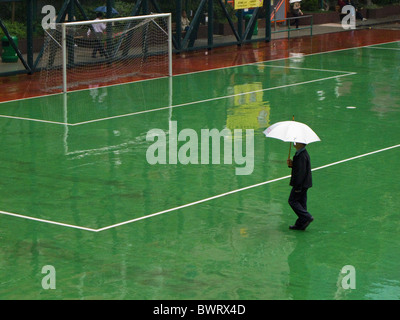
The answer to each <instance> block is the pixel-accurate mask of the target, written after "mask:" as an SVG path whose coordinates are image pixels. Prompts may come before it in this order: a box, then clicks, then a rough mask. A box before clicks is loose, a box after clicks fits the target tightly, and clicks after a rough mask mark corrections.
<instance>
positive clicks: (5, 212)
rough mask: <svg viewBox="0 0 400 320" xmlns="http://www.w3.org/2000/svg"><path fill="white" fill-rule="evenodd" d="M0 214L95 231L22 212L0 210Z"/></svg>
mask: <svg viewBox="0 0 400 320" xmlns="http://www.w3.org/2000/svg"><path fill="white" fill-rule="evenodd" d="M0 214H4V215H7V216H13V217H17V218H22V219H27V220H34V221H39V222H44V223H48V224H55V225H58V226H62V227H67V228H73V229H81V230H86V231H92V232H96V231H97V230H96V229H92V228H86V227H81V226H75V225H72V224H68V223H62V222H56V221H51V220H46V219H39V218H34V217H30V216H25V215H22V214H17V213H12V212H7V211H0Z"/></svg>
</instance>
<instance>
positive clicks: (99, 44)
mask: <svg viewBox="0 0 400 320" xmlns="http://www.w3.org/2000/svg"><path fill="white" fill-rule="evenodd" d="M45 31H46V32H45V40H44V46H43V54H42V58H41V62H40V65H39V68H40V69H41V72H40V81H41V86H42V88H43V89H44V90H45V91H48V92H54V91H61V90H62V91H64V92H67V91H69V90H76V89H81V88H88V87H93V86H99V85H107V84H115V83H121V82H129V81H134V80H139V79H148V78H155V77H165V76H172V38H171V14H169V13H168V14H152V15H146V16H135V17H125V18H115V19H97V20H91V21H78V22H68V23H59V24H58V23H57V24H55V28H54V29H48V30H45Z"/></svg>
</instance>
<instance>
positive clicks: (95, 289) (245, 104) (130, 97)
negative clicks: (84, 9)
mask: <svg viewBox="0 0 400 320" xmlns="http://www.w3.org/2000/svg"><path fill="white" fill-rule="evenodd" d="M365 38H367V39H368V36H366V37H365ZM317 39H318V38H316V39H314V40H313V41H312V46H313V49H312V50H313V52H312V53H310V52H304V54H301V53H303V52H302V50H301V49H302V45H301V43H302V41H300V40H298V39H297V40H293V41H292V42H290V43H286V44H284V43H283V42H279V43H278V46H277V47H278V48H282V50H281V51H282V52H280V53H279V54H282V53H283V51H284V52H285V53H284V55H287V56H283V57H276V59H273V55H274V53H273V52H272V51H273V50H274V49H273V48H274V47H269V48H270V49H268V47H267V48H258V49H257V48H256V50H254V51H253V53H252V57H251V58H248V57H247V58H241V59H243V60H246V59H256V61H250V60H247V61H243V60H242V62H243V64H241V65H237V66H233V64H237V62H238V61H239V60H240V59H239V58H238V57H239V55H238V56H237V57H236V58H237V59H236V60H235V61H234V62H236V63H233V62H232V60H231V61H226V63H227V64H228V63H229V64H231V65H225V66H221V67H222V68H221V67H220V68H217V69H213V70H198V72H195V71H196V70H191V71H192V72H190V73H184V72H180V71H176V73H175V74H176V75H175V76H174V77H172V79H168V78H162V79H154V80H149V81H139V82H133V83H129V84H124V85H118V86H108V87H100V88H95V89H91V90H81V91H76V92H70V93H68V94H67V95H63V94H59V95H51V96H43V97H35V98H28V99H18V100H14V101H8V102H3V103H1V105H0V110H1V112H0V114H1V117H0V125H1V130H2V135H1V136H2V138H1V139H0V141H1V142H0V143H1V150H2V153H1V161H0V170H1V176H2V182H1V188H2V204H1V206H0V210H1V212H0V213H1V215H0V222H1V228H0V242H1V251H0V254H1V260H0V261H1V262H0V298H2V299H149V300H155V299H238V300H242V299H243V300H247V299H256V300H263V299H285V300H286V299H328V300H331V299H398V298H399V297H400V271H399V269H398V264H399V262H400V259H399V249H398V245H397V244H398V242H399V240H400V238H399V235H398V234H399V229H400V224H399V223H398V219H397V216H398V214H399V211H398V205H397V195H398V193H399V191H400V187H399V184H398V181H399V179H400V173H399V171H398V170H397V169H396V168H397V167H398V163H399V161H398V156H399V150H400V148H399V147H400V144H399V143H400V131H399V121H400V111H399V110H400V109H399V108H400V89H399V87H398V83H399V71H400V70H399V66H398V61H399V58H400V42H399V41H398V40H399V39H397V40H396V39H395V37H394V39H392V40H391V41H378V40H376V44H374V43H361V44H360V45H359V46H357V45H355V46H354V47H352V48H340V49H339V50H327V52H316V51H318V50H317V49H316V48H315V46H319V45H320V44H319V45H318V44H317V43H316V42H317ZM353 40H354V39H353ZM306 41H309V40H304V41H303V43H305V42H306ZM346 41H349V40H346ZM360 41H361V40H360ZM363 41H372V40H371V39H368V40H363ZM285 45H286V46H287V48H289V49H292V50H284V46H285ZM275 48H276V47H275ZM308 48H310V47H308ZM307 50H310V49H307ZM239 51H240V50H239ZM244 51H245V52H246V54H250V53H249V52H250V51H248V50H244ZM290 51H291V52H292V53H296V54H295V55H293V54H292V55H290V54H289V53H290ZM221 54H222V55H224V54H225V53H223V52H222V53H221ZM276 54H277V55H278V53H276ZM200 55H201V53H194V54H193V55H192V56H191V57H188V58H187V59H192V60H186V61H193V60H194V59H195V58H196V57H197V58H199V59H202V60H204V59H205V58H204V55H202V56H200ZM213 55H214V53H213V54H211V55H210V56H208V57H207V61H209V62H210V64H213V63H216V62H214V61H213V60H212V56H213ZM254 56H255V58H254ZM260 57H261V59H260ZM268 57H269V59H268ZM264 58H265V59H264ZM179 59H181V60H184V58H182V57H180V58H179ZM184 63H185V62H184V61H181V62H180V63H179V62H177V65H176V68H177V70H178V68H181V69H180V70H181V71H182V70H183V68H184V65H185V64H184ZM191 65H192V64H191ZM209 67H210V69H211V67H214V66H213V65H212V66H209ZM155 92H157V94H154V93H155ZM22 95H23V94H22ZM292 115H294V116H295V119H296V120H297V121H300V122H304V123H307V124H308V125H309V126H310V127H312V128H313V129H314V131H315V132H317V134H318V135H319V137H320V138H321V142H317V143H313V144H310V145H309V146H308V147H307V149H308V152H309V154H310V156H311V162H312V167H313V183H314V186H313V188H311V189H310V190H309V200H308V201H309V202H308V205H309V211H310V212H311V213H312V215H313V216H314V218H315V221H314V222H313V223H312V224H311V225H310V227H309V228H308V229H307V230H306V231H305V232H301V231H292V230H289V229H288V226H289V225H291V224H293V222H294V220H295V215H294V213H293V212H292V211H291V209H290V207H289V205H288V203H287V199H288V196H289V192H290V187H289V175H290V171H289V169H288V168H287V166H286V158H287V153H288V147H289V145H288V144H287V143H284V142H281V141H278V140H271V139H266V138H265V136H264V135H263V133H262V131H263V130H264V129H265V128H266V127H268V126H269V125H271V124H273V123H275V122H278V121H283V120H290V119H291V117H292ZM171 128H175V130H176V136H178V135H179V133H180V132H182V131H183V130H185V129H191V132H192V133H193V134H194V135H193V136H192V141H195V140H196V139H197V142H198V146H200V144H201V132H202V130H204V129H217V130H218V131H219V132H221V131H222V130H224V129H227V130H228V131H229V132H231V133H232V136H228V137H225V138H224V139H222V140H221V141H223V143H226V141H228V140H229V139H230V142H231V143H232V146H233V147H234V146H236V142H237V141H240V142H241V143H242V147H243V148H242V155H246V157H245V163H240V162H239V161H238V160H239V157H235V154H234V153H232V154H229V153H227V150H226V149H224V148H223V146H224V145H223V144H222V142H221V148H220V150H219V151H220V152H221V153H220V159H219V162H217V163H214V164H213V163H212V156H213V154H212V152H209V154H208V155H209V157H208V159H209V163H208V164H207V163H202V162H201V159H203V158H202V156H204V155H203V154H202V153H201V151H204V150H200V149H199V150H198V151H199V152H198V153H197V154H193V153H191V156H193V158H192V159H195V158H197V160H198V163H197V164H196V163H189V164H185V163H182V159H184V158H185V157H184V156H183V154H182V153H181V156H182V157H179V151H180V150H181V149H182V150H184V147H185V141H178V142H177V144H176V147H175V149H173V148H172V143H173V140H171V139H170V137H173V134H174V132H173V130H172V129H171ZM155 129H157V130H159V131H158V132H164V133H165V137H166V139H165V142H166V143H165V150H167V152H168V156H167V157H166V158H165V160H166V163H165V164H160V163H156V164H150V163H149V158H148V157H147V155H148V152H149V148H151V146H152V145H153V144H154V140H150V139H149V132H151V130H155ZM235 130H241V131H237V132H240V136H237V137H234V134H233V133H234V132H235ZM246 130H247V131H246ZM153 132H154V131H153ZM251 143H252V145H253V148H250V149H248V150H245V146H247V145H248V144H251ZM171 150H172V151H171ZM210 150H211V149H210ZM245 151H246V152H245ZM182 152H183V151H182ZM215 152H216V151H215ZM174 154H175V156H176V161H175V162H174V161H173V159H174ZM226 154H228V155H229V156H230V157H231V163H225V162H224V161H222V159H224V160H225V155H226ZM158 155H159V154H158ZM186 155H188V153H186ZM171 157H172V158H171ZM205 158H206V157H205ZM205 158H204V159H205ZM171 160H172V161H171ZM244 167H246V168H247V169H249V170H248V171H246V174H241V175H238V174H237V170H236V169H238V168H244ZM46 265H51V266H53V267H54V269H55V271H56V280H57V281H56V284H57V287H56V289H55V290H45V289H43V287H42V280H43V277H44V276H45V275H44V274H43V273H42V268H43V267H44V266H46ZM345 266H352V267H353V268H354V271H355V279H354V280H355V284H356V287H355V289H346V288H345V286H344V285H343V283H346V281H344V279H345V280H346V278H345V277H346V273H344V272H342V269H343V267H345Z"/></svg>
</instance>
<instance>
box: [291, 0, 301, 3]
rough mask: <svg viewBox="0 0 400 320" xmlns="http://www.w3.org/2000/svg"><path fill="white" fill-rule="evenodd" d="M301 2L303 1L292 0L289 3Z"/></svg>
mask: <svg viewBox="0 0 400 320" xmlns="http://www.w3.org/2000/svg"><path fill="white" fill-rule="evenodd" d="M295 2H301V0H290V1H289V3H295Z"/></svg>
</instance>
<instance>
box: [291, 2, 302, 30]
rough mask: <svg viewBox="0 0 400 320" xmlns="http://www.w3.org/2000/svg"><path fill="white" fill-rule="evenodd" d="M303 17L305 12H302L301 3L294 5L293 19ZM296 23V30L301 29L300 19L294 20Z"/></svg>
mask: <svg viewBox="0 0 400 320" xmlns="http://www.w3.org/2000/svg"><path fill="white" fill-rule="evenodd" d="M302 15H303V11H301V5H300V1H297V2H295V3H293V6H292V16H293V17H300V16H302ZM294 23H295V25H296V29H298V28H299V19H294Z"/></svg>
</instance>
